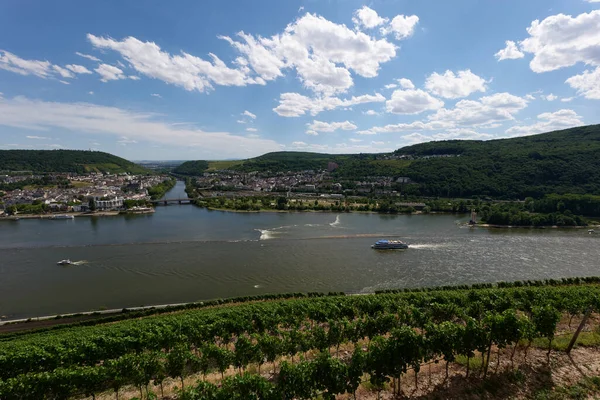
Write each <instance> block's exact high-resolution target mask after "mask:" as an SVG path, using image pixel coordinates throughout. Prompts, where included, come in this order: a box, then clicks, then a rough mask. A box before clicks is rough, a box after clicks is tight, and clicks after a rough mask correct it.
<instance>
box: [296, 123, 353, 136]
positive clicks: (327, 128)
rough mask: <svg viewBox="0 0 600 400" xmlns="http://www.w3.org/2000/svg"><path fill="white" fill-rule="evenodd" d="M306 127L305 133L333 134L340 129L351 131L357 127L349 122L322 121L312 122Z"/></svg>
mask: <svg viewBox="0 0 600 400" xmlns="http://www.w3.org/2000/svg"><path fill="white" fill-rule="evenodd" d="M306 126H307V127H308V131H307V133H308V132H309V131H312V132H335V131H337V130H338V129H341V130H343V131H353V130H355V129H356V128H357V126H356V125H354V124H353V123H352V122H350V121H343V122H323V121H317V120H314V121H313V122H311V123H310V124H306ZM311 134H312V133H309V135H311Z"/></svg>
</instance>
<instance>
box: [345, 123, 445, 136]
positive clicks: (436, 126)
mask: <svg viewBox="0 0 600 400" xmlns="http://www.w3.org/2000/svg"><path fill="white" fill-rule="evenodd" d="M453 126H454V124H453V123H449V122H437V121H432V122H423V121H414V122H411V123H409V124H404V123H403V124H390V125H385V126H374V127H372V128H370V129H367V130H364V131H359V132H357V133H358V134H359V135H376V134H378V133H396V132H409V131H437V130H441V129H449V128H452V127H453Z"/></svg>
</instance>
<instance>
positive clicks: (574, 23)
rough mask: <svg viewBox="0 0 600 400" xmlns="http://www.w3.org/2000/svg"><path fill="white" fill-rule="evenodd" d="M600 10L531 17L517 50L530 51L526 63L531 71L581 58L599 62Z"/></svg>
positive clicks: (595, 62) (550, 68) (557, 67)
mask: <svg viewBox="0 0 600 400" xmlns="http://www.w3.org/2000/svg"><path fill="white" fill-rule="evenodd" d="M599 27H600V10H594V11H591V12H589V13H583V14H579V15H578V16H576V17H572V16H570V15H564V14H557V15H551V16H549V17H547V18H545V19H544V20H542V21H541V22H540V21H539V20H535V21H533V22H532V23H531V26H530V27H529V28H527V33H529V37H528V38H526V39H525V40H523V41H521V43H520V45H521V50H523V51H524V52H526V53H531V54H533V59H532V60H531V62H530V64H529V66H530V67H531V70H532V71H534V72H538V73H540V72H548V71H554V70H557V69H560V68H564V67H570V66H572V65H575V64H577V63H578V62H582V63H585V64H589V65H594V66H598V65H600V29H599Z"/></svg>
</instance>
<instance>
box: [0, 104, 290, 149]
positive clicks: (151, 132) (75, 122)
mask: <svg viewBox="0 0 600 400" xmlns="http://www.w3.org/2000/svg"><path fill="white" fill-rule="evenodd" d="M161 118H162V117H160V116H158V115H156V114H151V113H142V112H134V111H131V110H125V109H121V108H117V107H106V106H101V105H95V104H91V103H61V102H46V101H40V100H31V99H27V98H24V97H17V98H13V99H6V98H0V125H3V126H9V127H13V128H20V129H29V130H34V131H49V130H52V129H63V130H69V131H72V132H75V133H77V134H81V135H83V134H90V135H93V138H94V139H96V138H98V137H99V135H105V136H111V137H113V138H115V139H116V140H117V141H118V140H124V139H123V137H126V138H127V140H136V141H138V142H139V141H147V142H154V143H157V144H163V145H180V146H186V147H187V148H194V149H197V152H198V153H199V156H202V157H215V156H218V157H251V156H256V155H260V154H263V153H265V152H269V151H278V150H281V146H280V145H279V144H277V143H276V142H274V141H272V140H267V139H257V138H249V137H246V136H240V135H233V134H231V133H227V132H206V131H203V130H201V129H196V128H193V127H190V126H188V125H178V124H174V123H170V122H168V121H165V120H163V119H161Z"/></svg>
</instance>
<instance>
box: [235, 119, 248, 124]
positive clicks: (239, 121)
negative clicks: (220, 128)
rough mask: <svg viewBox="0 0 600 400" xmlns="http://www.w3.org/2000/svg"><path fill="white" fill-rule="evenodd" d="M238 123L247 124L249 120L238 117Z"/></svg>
mask: <svg viewBox="0 0 600 400" xmlns="http://www.w3.org/2000/svg"><path fill="white" fill-rule="evenodd" d="M237 123H238V124H247V123H248V121H244V120H243V119H238V120H237Z"/></svg>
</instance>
